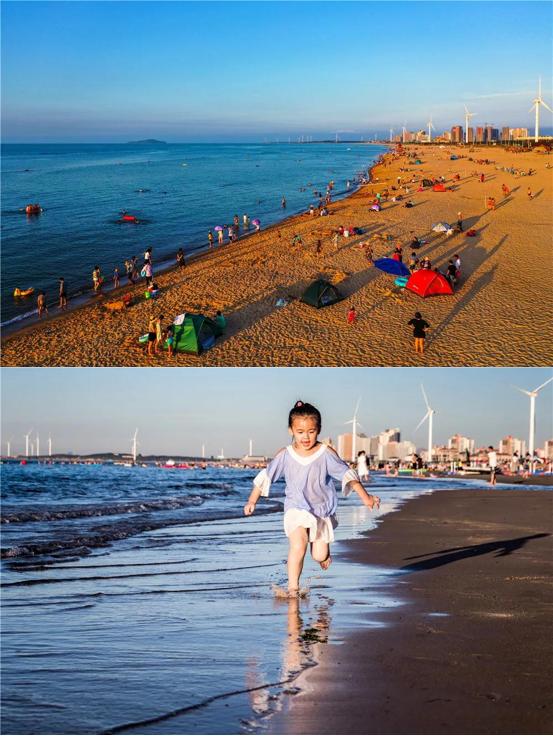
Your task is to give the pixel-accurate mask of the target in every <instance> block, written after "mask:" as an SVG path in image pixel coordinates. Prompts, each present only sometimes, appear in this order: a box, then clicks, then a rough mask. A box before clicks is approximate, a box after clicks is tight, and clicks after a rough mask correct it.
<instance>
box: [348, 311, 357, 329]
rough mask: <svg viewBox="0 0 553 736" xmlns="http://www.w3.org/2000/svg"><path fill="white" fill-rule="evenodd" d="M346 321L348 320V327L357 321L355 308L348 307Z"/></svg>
mask: <svg viewBox="0 0 553 736" xmlns="http://www.w3.org/2000/svg"><path fill="white" fill-rule="evenodd" d="M347 319H348V325H352V324H353V323H354V322H355V320H356V319H357V311H356V309H355V307H350V308H349V309H348V317H347Z"/></svg>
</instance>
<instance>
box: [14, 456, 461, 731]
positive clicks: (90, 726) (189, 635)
mask: <svg viewBox="0 0 553 736" xmlns="http://www.w3.org/2000/svg"><path fill="white" fill-rule="evenodd" d="M254 475H255V471H253V470H243V469H233V468H208V469H207V470H201V469H193V470H186V469H173V470H169V469H165V468H160V467H122V466H105V465H95V466H82V465H55V466H54V465H31V464H28V465H23V466H22V465H15V464H11V465H4V466H2V495H3V511H2V513H3V516H2V520H3V522H4V523H3V525H2V526H3V531H4V533H3V542H2V553H3V556H4V560H3V567H4V570H3V583H2V586H3V587H2V672H3V677H2V696H3V721H4V723H3V727H4V731H5V732H6V733H13V734H23V733H25V734H29V733H31V734H39V733H40V734H49V733H71V734H81V733H88V734H90V733H94V734H96V733H106V732H109V733H152V734H154V733H160V734H161V733H164V734H165V733H167V734H170V733H172V734H175V733H180V734H183V733H198V734H201V733H214V734H216V733H226V734H228V733H247V732H258V731H262V730H263V725H264V723H266V722H267V718H270V715H271V713H273V712H274V711H275V710H276V709H278V708H279V707H280V704H281V703H282V702H283V699H285V698H287V697H290V696H291V694H293V693H294V692H295V691H296V679H297V677H298V675H299V674H300V673H301V672H303V671H304V670H305V669H306V668H308V667H311V666H313V665H315V664H316V662H317V659H318V656H319V652H320V650H321V648H322V647H324V646H325V642H326V641H334V642H336V641H339V640H340V639H341V637H343V636H344V635H345V634H346V633H347V631H348V630H351V629H358V628H359V627H362V626H372V627H374V626H384V625H386V618H387V613H388V612H389V611H390V610H391V609H393V608H396V607H397V606H401V605H403V603H404V602H403V601H402V600H401V598H400V597H399V594H398V587H397V585H396V582H395V576H394V575H393V574H391V572H390V571H387V570H383V569H381V568H376V567H374V568H373V567H370V566H367V565H361V564H353V563H350V562H347V563H346V562H345V561H342V560H341V558H340V541H341V540H347V539H351V538H354V537H355V536H357V535H358V534H359V533H360V532H363V531H365V530H367V529H370V528H371V527H373V526H374V525H375V524H376V523H378V519H379V518H381V517H382V515H383V514H386V513H390V512H392V511H394V510H395V509H397V508H398V506H399V505H401V503H403V502H404V501H405V500H407V499H409V498H412V497H414V496H416V495H419V494H421V493H426V492H429V491H431V490H434V489H437V488H444V487H445V488H447V487H453V486H455V487H459V485H461V486H467V487H468V486H470V485H471V483H470V482H467V481H459V482H455V481H451V480H447V481H444V480H438V479H435V480H419V479H411V478H402V477H399V478H386V477H383V476H378V475H376V476H374V478H373V484H372V488H371V490H372V492H373V493H377V494H378V495H379V496H380V497H381V499H382V505H381V509H380V511H379V512H377V513H374V512H371V511H370V510H369V509H367V508H366V507H364V506H362V505H361V504H360V503H359V500H358V499H357V497H356V495H355V494H352V496H350V497H349V498H347V499H343V498H340V501H339V508H338V516H339V520H340V525H339V527H338V529H337V530H336V536H337V543H336V544H335V545H334V547H333V557H334V562H333V564H332V565H331V567H330V569H329V570H328V571H327V572H325V573H323V572H322V571H321V570H320V568H319V566H318V565H316V564H315V563H314V562H313V561H312V560H310V559H308V560H307V561H306V567H305V573H304V576H303V579H302V584H303V585H305V586H306V587H307V588H308V590H309V595H308V597H307V598H305V599H303V600H300V601H298V600H295V601H292V602H290V601H282V600H280V599H278V597H275V596H274V594H273V586H275V585H276V586H283V585H285V584H286V567H285V560H286V555H287V542H286V538H285V536H284V533H283V530H282V514H281V513H274V511H275V510H279V511H280V510H281V509H282V503H283V490H284V489H283V485H282V483H277V484H275V486H274V487H273V488H272V489H271V497H270V498H269V499H267V500H265V499H261V501H260V503H259V504H258V508H257V509H256V512H255V514H254V516H252V517H248V518H245V517H243V516H242V507H243V504H244V502H245V500H246V499H247V496H248V493H249V490H250V488H251V482H252V479H253V477H254ZM369 541H370V538H369Z"/></svg>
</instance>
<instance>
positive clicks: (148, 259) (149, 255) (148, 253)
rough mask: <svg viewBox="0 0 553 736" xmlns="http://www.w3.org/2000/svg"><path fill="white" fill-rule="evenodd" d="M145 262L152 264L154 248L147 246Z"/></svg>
mask: <svg viewBox="0 0 553 736" xmlns="http://www.w3.org/2000/svg"><path fill="white" fill-rule="evenodd" d="M144 263H149V264H150V266H151V265H152V249H151V248H146V250H145V251H144Z"/></svg>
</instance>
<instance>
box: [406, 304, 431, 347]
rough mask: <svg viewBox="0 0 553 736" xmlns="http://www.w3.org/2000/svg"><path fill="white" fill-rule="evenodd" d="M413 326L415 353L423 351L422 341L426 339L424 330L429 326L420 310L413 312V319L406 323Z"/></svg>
mask: <svg viewBox="0 0 553 736" xmlns="http://www.w3.org/2000/svg"><path fill="white" fill-rule="evenodd" d="M407 324H408V325H411V326H412V327H413V337H414V338H415V353H420V354H421V355H423V353H424V341H425V339H426V330H428V329H429V328H430V325H429V324H428V322H427V321H426V320H425V319H423V317H422V314H421V313H420V312H415V316H414V317H413V319H410V320H409V322H408V323H407Z"/></svg>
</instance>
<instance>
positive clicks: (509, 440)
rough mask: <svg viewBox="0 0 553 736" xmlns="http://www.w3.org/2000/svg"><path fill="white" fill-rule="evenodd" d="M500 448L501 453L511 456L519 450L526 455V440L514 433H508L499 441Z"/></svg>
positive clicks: (520, 453)
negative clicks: (514, 435)
mask: <svg viewBox="0 0 553 736" xmlns="http://www.w3.org/2000/svg"><path fill="white" fill-rule="evenodd" d="M498 450H499V454H500V455H509V456H511V455H513V454H514V453H515V452H518V454H519V455H526V442H525V441H524V440H519V439H517V438H516V437H513V436H512V435H507V437H503V439H502V440H501V441H500V442H499V448H498Z"/></svg>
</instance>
